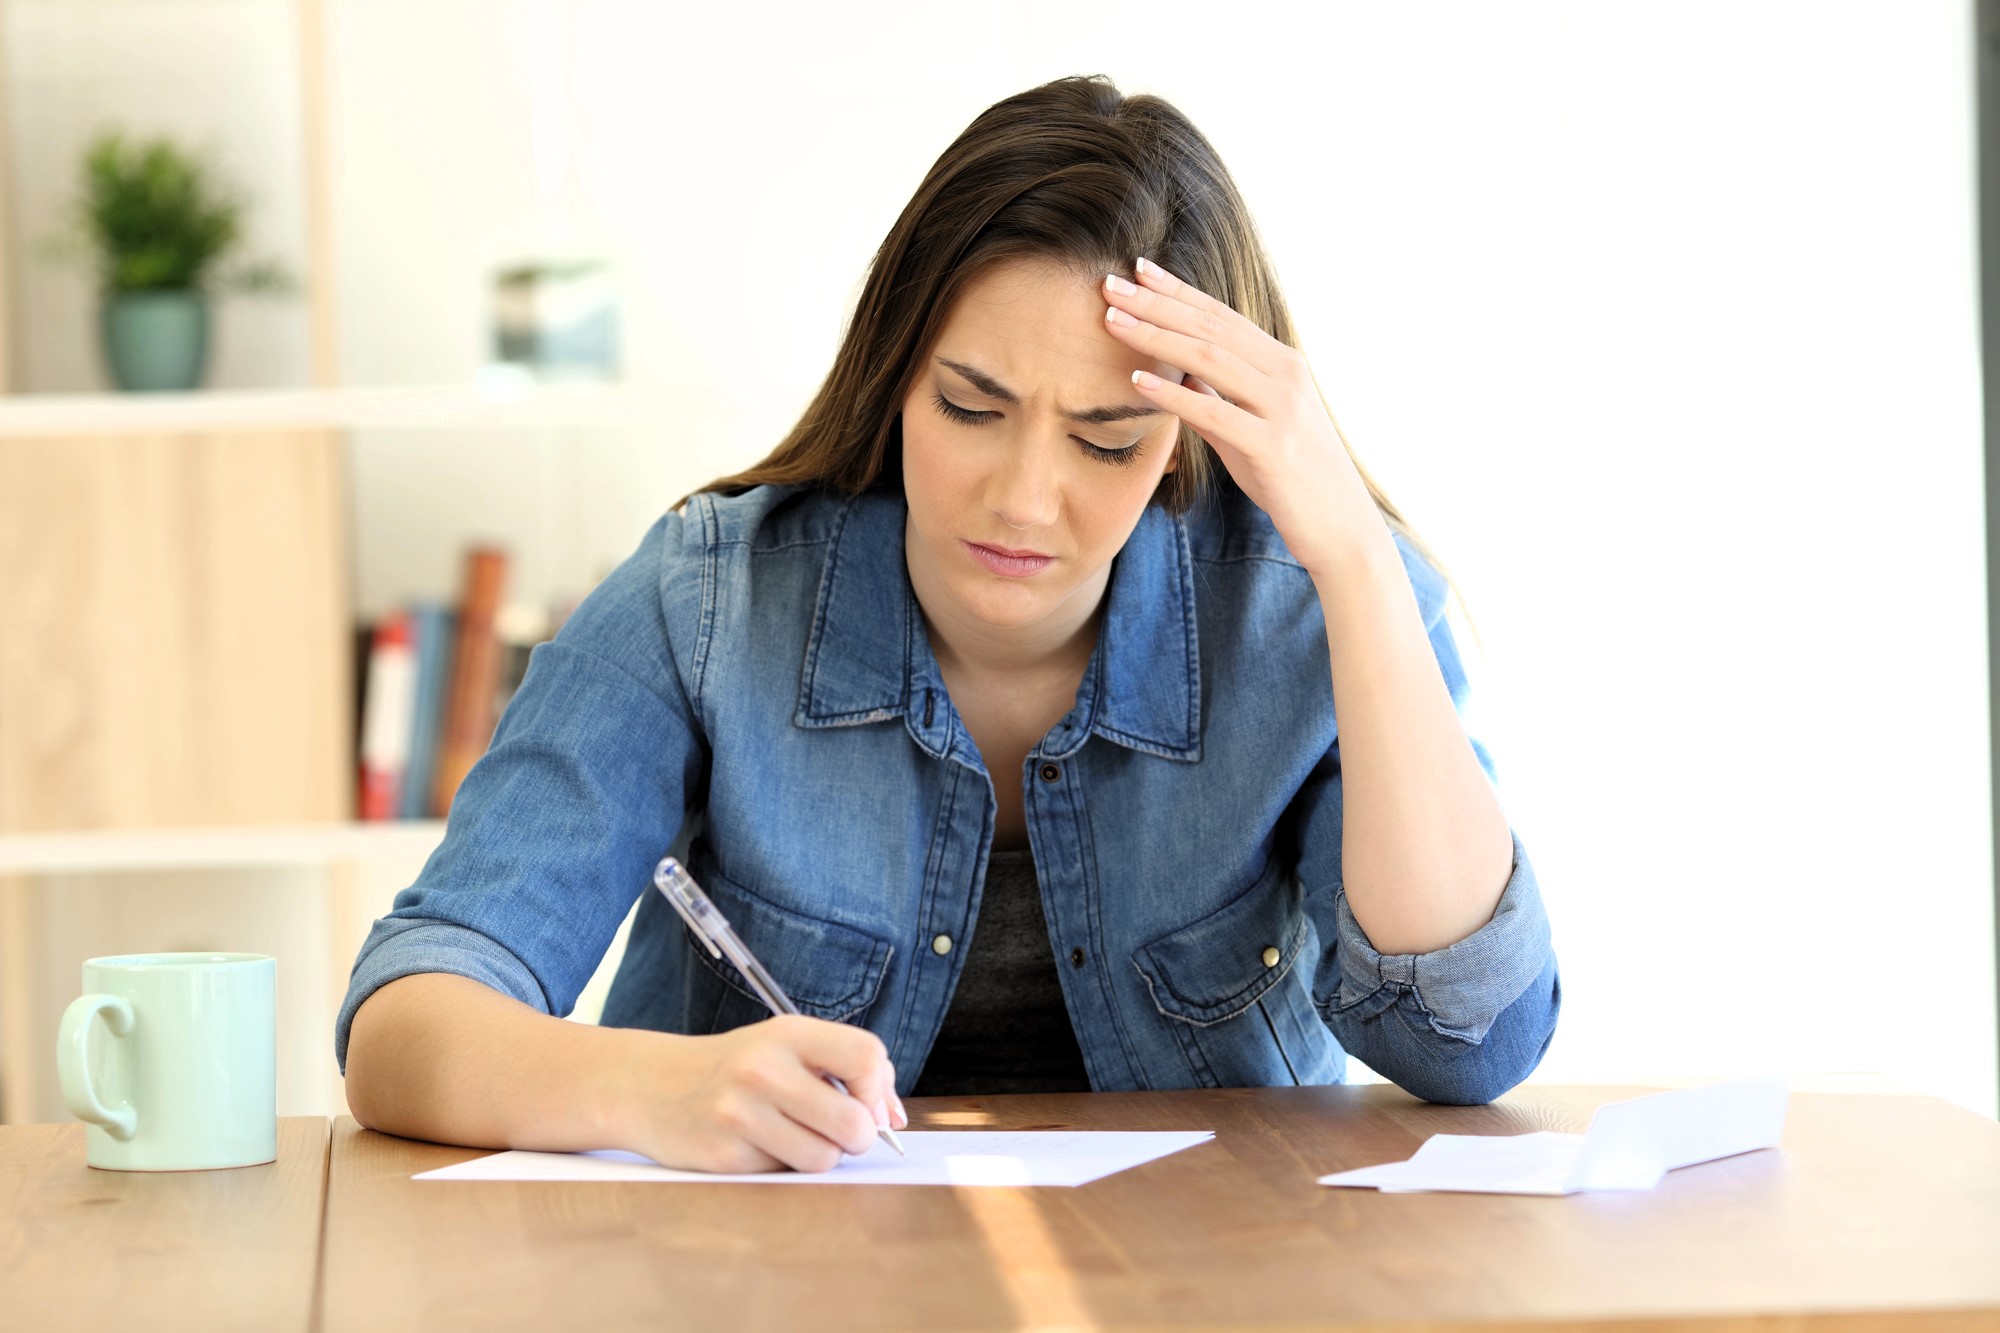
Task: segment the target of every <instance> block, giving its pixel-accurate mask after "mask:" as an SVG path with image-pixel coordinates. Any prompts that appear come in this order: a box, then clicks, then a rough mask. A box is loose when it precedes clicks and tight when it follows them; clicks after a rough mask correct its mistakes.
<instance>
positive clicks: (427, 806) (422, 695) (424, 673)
mask: <svg viewBox="0 0 2000 1333" xmlns="http://www.w3.org/2000/svg"><path fill="white" fill-rule="evenodd" d="M410 620H411V627H412V629H413V631H414V634H413V637H414V638H415V640H416V643H415V647H416V654H417V701H416V707H415V709H414V710H413V711H412V712H411V715H410V767H409V777H408V778H407V779H406V780H405V782H404V783H403V804H402V817H403V818H404V819H423V818H425V817H427V816H428V815H429V814H430V813H431V794H432V786H433V782H434V779H435V776H436V773H437V747H438V729H439V727H440V726H441V725H442V723H443V720H444V695H445V684H446V682H447V681H449V680H450V679H451V655H452V648H453V644H452V632H453V630H454V629H455V628H456V627H457V623H458V622H457V617H456V616H454V615H453V614H452V610H451V608H450V607H448V606H446V605H445V604H444V603H442V602H431V601H423V602H415V603H412V604H411V606H410Z"/></svg>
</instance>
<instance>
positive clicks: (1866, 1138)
mask: <svg viewBox="0 0 2000 1333" xmlns="http://www.w3.org/2000/svg"><path fill="white" fill-rule="evenodd" d="M1642 1091H1645V1090H1644V1089H1617V1088H1552V1087H1550V1088H1543V1087H1532V1086H1530V1087H1527V1088H1523V1089H1520V1090H1518V1091H1516V1092H1515V1093H1513V1094H1511V1095H1509V1096H1508V1097H1506V1098H1504V1099H1503V1100H1502V1101H1501V1102H1499V1103H1497V1104H1495V1105H1493V1106H1488V1107H1445V1106H1432V1105H1428V1104H1426V1103H1423V1102H1418V1101H1416V1100H1414V1099H1412V1098H1410V1097H1409V1096H1407V1095H1405V1094H1404V1093H1402V1092H1399V1091H1397V1090H1396V1089H1394V1088H1392V1087H1386V1086H1370V1087H1355V1088H1298V1089H1292V1088H1287V1089H1244V1090H1229V1091H1219V1092H1189V1093H1134V1094H1124V1093H1103V1094H1085V1095H1074V1096H1035V1097H989V1098H933V1099H928V1100H925V1101H921V1102H918V1101H913V1102H911V1104H910V1109H911V1113H912V1116H913V1117H914V1127H916V1128H919V1129H951V1128H966V1129H969V1128H996V1129H1019V1128H1026V1127H1031V1126H1037V1127H1062V1128H1071V1127H1074V1128H1083V1129H1090V1128H1106V1129H1109V1128H1118V1129H1212V1130H1214V1131H1215V1134H1216V1137H1215V1140H1214V1141H1213V1142H1212V1143H1207V1144H1203V1145H1201V1146H1199V1147H1196V1148H1191V1149H1188V1150H1187V1151H1185V1152H1180V1153H1176V1154H1173V1155H1172V1156H1169V1157H1166V1158H1163V1159H1160V1160H1158V1161H1155V1162H1151V1163H1148V1164H1147V1165H1145V1166H1141V1167H1138V1168H1137V1169H1135V1170H1132V1171H1128V1172H1124V1173H1121V1174H1119V1175H1115V1176H1111V1177H1109V1178H1106V1179H1103V1180H1100V1181H1097V1182H1095V1183H1093V1184H1090V1185H1085V1186H1082V1187H1081V1188H1077V1189H997V1188H925V1187H905V1188H891V1187H880V1188H873V1189H870V1188H858V1187H857V1188H832V1187H825V1188H812V1189H782V1188H766V1187H757V1186H733V1185H724V1184H716V1185H704V1184H609V1183H607V1184H558V1183H514V1182H464V1183H448V1182H440V1181H412V1180H411V1179H410V1176H411V1174H412V1173H414V1172H417V1171H423V1170H428V1169H430V1168H432V1167H438V1166H444V1165H448V1164H450V1163H453V1162H458V1161H463V1160H465V1159H466V1158H468V1157H473V1156H477V1155H478V1153H477V1152H475V1151H473V1150H469V1149H463V1148H447V1147H440V1146H437V1145H434V1144H424V1143H416V1142H411V1141H407V1140H403V1139H397V1138H393V1137H390V1136H387V1135H382V1134H377V1133H373V1132H371V1131H368V1130H363V1129H361V1128H359V1127H358V1126H357V1125H356V1124H355V1122H354V1121H353V1120H352V1119H350V1118H347V1117H342V1118H341V1119H339V1120H338V1121H337V1122H336V1123H335V1125H334V1130H333V1151H332V1167H331V1175H330V1177H329V1181H328V1194H327V1222H326V1235H325V1253H324V1259H323V1266H322V1272H321V1281H322V1301H321V1316H322V1320H323V1323H322V1327H323V1328H324V1329H325V1330H326V1333H346V1331H347V1330H370V1331H371V1333H373V1331H374V1330H394V1329H410V1330H425V1333H431V1331H433V1330H436V1331H439V1333H442V1331H444V1330H452V1329H481V1330H485V1329H522V1330H533V1331H534V1333H545V1331H546V1330H549V1329H553V1328H567V1327H574V1328H588V1329H593V1330H610V1329H621V1328H647V1329H655V1328H725V1329H738V1328H741V1329H763V1328H785V1329H792V1328H867V1329H895V1328H998V1327H1020V1326H1026V1327H1040V1328H1055V1327H1072V1328H1090V1327H1107V1328H1136V1327H1178V1328H1194V1327H1201V1328H1259V1329H1264V1328H1287V1327H1299V1328H1303V1327H1324V1326H1329V1325H1343V1324H1362V1325H1367V1324H1387V1323H1395V1324H1398V1325H1400V1326H1403V1327H1408V1326H1410V1325H1412V1324H1416V1325H1431V1326H1438V1327H1448V1326H1457V1325H1459V1324H1461V1323H1466V1322H1480V1323H1482V1324H1484V1325H1485V1326H1488V1327H1490V1326H1492V1324H1493V1323H1499V1324H1501V1325H1503V1326H1506V1325H1511V1326H1513V1327H1519V1328H1529V1327H1545V1326H1547V1325H1548V1324H1550V1323H1553V1322H1557V1321H1590V1322H1592V1323H1602V1324H1611V1323H1616V1324H1617V1326H1618V1327H1621V1328H1627V1329H1640V1328H1647V1329H1667V1328H1689V1327H1698V1328H1702V1329H1706V1330H1723V1329H1730V1330H1734V1329H1744V1330H1747V1329H1760V1330H1776V1329H1791V1328H1801V1327H1807V1326H1809V1327H1810V1328H1812V1329H1814V1330H1831V1329H1839V1330H1848V1329H1853V1330H1861V1329H1868V1330H1875V1329H1881V1330H1891V1329H1894V1330H1902V1329H1968V1330H1969V1329H1995V1328H2000V1126H1996V1125H1995V1124H1994V1123H1993V1122H1992V1121H1989V1120H1985V1119H1983V1118H1981V1117H1979V1116H1976V1115H1973V1114H1972V1113H1971V1112H1969V1111H1964V1110H1961V1109H1959V1108H1957V1107H1954V1106H1951V1105H1950V1104H1948V1103H1945V1102H1942V1101H1938V1100H1934V1099H1931V1098H1925V1097H1890V1096H1832V1095H1825V1094H1813V1093H1795V1094H1794V1095H1793V1097H1792V1102H1791V1112H1790V1116H1789V1119H1788V1122H1787V1128H1786V1134H1785V1141H1784V1147H1783V1148H1782V1150H1780V1151H1777V1152H1758V1153H1750V1154H1745V1155H1743V1156H1740V1157H1735V1158H1730V1159H1727V1160H1724V1161H1720V1162H1713V1163H1709V1164H1706V1165H1703V1166H1697V1167H1690V1168H1687V1169H1685V1170H1682V1171H1678V1172H1674V1173H1672V1174H1670V1175H1669V1176H1668V1177H1667V1178H1666V1180H1665V1181H1664V1182H1662V1184H1661V1185H1660V1186H1659V1187H1658V1188H1657V1189H1654V1190H1652V1191H1650V1192H1646V1193H1641V1194H1597V1195H1578V1196H1572V1197H1569V1198H1519V1197H1506V1196H1487V1195H1450V1194H1428V1195H1426V1194H1417V1195H1382V1194H1377V1193H1375V1192H1374V1191H1372V1190H1345V1189H1329V1188H1326V1187H1324V1186H1321V1185H1318V1184H1315V1183H1314V1178H1315V1177H1316V1176H1318V1175H1320V1174H1323V1173H1325V1172H1328V1171H1335V1170H1341V1169H1345V1168H1348V1167H1355V1166H1364V1165H1368V1164H1371V1163H1375V1162H1382V1161H1389V1160H1394V1159H1400V1158H1403V1157H1407V1156H1408V1155H1409V1154H1410V1153H1411V1152H1413V1151H1415V1149H1416V1148H1417V1146H1418V1145H1419V1144H1420V1143H1422V1141H1423V1140H1424V1139H1425V1138H1426V1137H1427V1136H1429V1135H1431V1134H1433V1133H1446V1132H1448V1133H1507V1134H1511V1133H1523V1132H1526V1131H1530V1130H1537V1129H1560V1130H1570V1131H1576V1130H1581V1129H1583V1128H1584V1126H1585V1124H1586V1123H1587V1122H1588V1119H1589V1113H1590V1111H1591V1110H1592V1109H1593V1108H1594V1107H1595V1106H1596V1105H1597V1104H1598V1103H1600V1102H1602V1101H1608V1100H1616V1099H1617V1098H1620V1097H1625V1096H1632V1095H1637V1094H1638V1093H1640V1092H1642ZM4 1267H5V1265H4V1263H0V1269H4ZM0 1323H4V1320H0Z"/></svg>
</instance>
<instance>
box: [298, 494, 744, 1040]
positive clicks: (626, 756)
mask: <svg viewBox="0 0 2000 1333" xmlns="http://www.w3.org/2000/svg"><path fill="white" fill-rule="evenodd" d="M698 560H699V552H698V546H697V543H696V541H695V537H694V535H692V534H691V533H690V532H688V531H687V526H686V525H685V524H684V523H683V521H682V519H681V517H680V515H678V514H667V515H665V516H663V517H662V518H661V519H660V520H659V521H658V522H657V523H655V524H654V526H653V527H652V529H651V530H650V531H649V532H648V533H647V534H646V536H645V538H644V539H643V540H642V541H641V543H640V545H639V548H638V549H637V550H636V551H635V552H634V553H633V554H632V555H631V556H630V557H628V558H627V559H626V560H625V561H624V562H623V563H622V564H620V565H619V566H618V568H617V569H615V570H614V571H613V572H612V573H611V574H610V575H609V576H608V577H607V578H606V579H605V580H604V582H603V583H601V584H600V585H599V586H598V587H597V588H596V589H595V590H594V591H593V592H592V593H591V594H590V595H589V596H588V597H586V598H585V599H584V600H583V602H582V603H581V604H580V605H579V606H578V607H577V609H576V611H575V612H574V613H573V614H572V615H571V617H570V619H569V620H568V622H567V623H565V625H564V626H563V628H562V630H561V632H560V633H558V634H557V636H556V637H555V639H554V640H552V641H551V642H548V643H544V644H541V645H539V646H538V647H536V648H535V650H534V651H533V653H532V654H531V656H530V659H529V665H528V670H527V673H526V675H525V676H524V677H523V679H522V682H521V686H520V688H519V689H518V690H517V691H516V692H515V694H514V697H513V699H512V700H511V701H510V702H509V704H508V706H507V710H506V712H505V714H504V715H503V716H502V717H501V719H500V722H499V725H498V726H497V727H496V729H495V731H494V735H493V740H492V743H491V745H490V746H489V747H488V749H487V752H486V754H485V755H484V756H483V757H482V758H481V759H480V760H479V762H478V763H477V764H475V765H474V766H473V768H472V770H471V772H470V773H468V774H467V775H466V777H465V780H464V781H463V782H462V783H461V784H460V786H459V790H458V794H457V796H456V798H455V799H454V801H453V803H452V807H451V812H450V817H449V819H448V820H447V823H446V828H445V835H444V839H443V841H442V842H441V843H440V844H439V846H438V848H437V850H436V851H435V852H433V853H432V854H431V857H430V859H429V861H427V862H426V863H425V865H424V868H423V870H422V872H421V873H420V874H419V875H418V877H417V881H416V882H415V883H414V884H412V885H411V886H410V887H408V888H406V889H404V890H403V891H402V892H401V893H399V894H397V895H396V899H395V903H394V907H393V910H392V911H391V912H390V913H389V914H388V915H387V916H385V917H383V918H381V919H380V920H379V921H377V922H376V923H375V924H374V927H373V928H372V929H371V930H370V932H369V935H368V938H367V940H366V941H365V942H364V943H363V945H362V947H361V951H360V954H359V956H358V957H357V958H356V960H355V964H354V968H353V971H352V973H351V974H350V976H349V980H348V989H347V995H346V997H345V999H344V1001H343V1003H342V1004H341V1007H340V1012H339V1015H338V1017H337V1018H336V1019H335V1023H334V1058H335V1059H336V1060H337V1061H338V1062H339V1065H340V1069H341V1072H342V1074H343V1075H344V1074H345V1073H346V1070H347V1045H348V1036H349V1033H350V1030H351V1028H352V1025H353V1021H354V1015H355V1012H356V1011H357V1010H358V1009H359V1008H360V1007H361V1005H362V1003H363V1002H364V1001H366V1000H367V998H368V997H369V996H370V995H372V994H374V993H375V991H377V990H378V989H380V988H381V987H383V986H385V985H387V984H388V983H389V982H391V981H394V980H396V979H397V978H399V977H404V976H409V975H412V974H414V973H419V972H446V973H453V974H455V975H459V976H464V977H469V978H471V979H472V980H475V981H478V982H481V983H482V984H484V985H487V986H489V987H491V988H493V989H494V990H496V991H499V992H500V993H502V994H505V995H509V996H512V997H513V998H514V999H517V1000H519V1001H521V1002H522V1003H524V1004H528V1005H531V1006H533V1007H535V1008H537V1009H540V1010H542V1011H543V1012H545V1013H550V1014H557V1015H567V1014H568V1013H569V1012H570V1011H571V1010H572V1009H573V1008H574V1007H575V1004H576V999H577V996H578V995H579V994H580V993H581V991H582V989H583V987H584V985H585V984H586V983H587V982H588V981H589V980H590V977H591V975H592V973H594V972H595V971H596V969H597V966H598V964H599V963H600V962H601V961H602V960H603V957H604V953H605V950H606V949H607V948H609V946H610V943H611V940H612V938H613V936H614V935H615V934H616V932H617V929H618V926H619V924H620V923H621V922H622V921H623V920H624V918H625V914H626V913H627V912H628V911H629V910H630V909H631V906H632V903H633V901H634V900H635V899H636V898H637V897H638V895H639V893H640V892H641V891H642V890H643V889H644V888H645V886H646V885H647V884H648V883H649V882H650V876H651V872H652V867H653V865H654V863H655V861H656V860H657V859H658V858H659V856H660V855H661V854H662V853H663V852H665V851H666V849H667V848H668V846H669V845H670V844H671V843H672V841H673V839H674V837H675V835H676V834H677V833H678V832H679V830H680V827H681V825H682V823H683V822H684V820H685V818H686V801H687V798H688V795H689V793H691V792H696V791H698V790H699V789H700V787H701V785H702V773H703V765H704V764H705V762H706V759H705V754H706V747H705V745H704V744H703V742H702V738H701V733H700V729H699V727H698V726H697V724H696V722H695V711H694V708H693V706H692V705H691V703H690V697H691V695H692V691H691V690H690V689H689V688H688V686H687V684H686V681H687V676H686V673H685V672H684V671H683V670H682V668H681V663H680V661H679V659H678V658H677V657H676V655H675V648H674V645H673V644H672V642H671V637H672V636H671V634H670V632H669V631H670V622H672V623H673V624H679V625H685V626H688V627H689V630H688V633H692V627H694V626H696V625H697V624H698V622H699V610H700V608H699V605H698V601H699V597H700V592H699V590H700V588H701V587H702V578H701V570H700V568H699V566H698V563H697V562H698ZM680 601H686V602H688V603H689V604H688V605H687V606H686V607H685V608H678V607H677V605H676V604H677V602H680Z"/></svg>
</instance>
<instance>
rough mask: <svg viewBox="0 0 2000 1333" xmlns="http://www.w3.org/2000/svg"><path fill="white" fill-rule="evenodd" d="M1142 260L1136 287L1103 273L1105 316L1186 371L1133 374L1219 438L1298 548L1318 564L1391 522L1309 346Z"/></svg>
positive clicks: (1154, 397)
mask: <svg viewBox="0 0 2000 1333" xmlns="http://www.w3.org/2000/svg"><path fill="white" fill-rule="evenodd" d="M1138 271H1139V281H1138V285H1137V287H1136V288H1135V289H1134V290H1131V291H1121V290H1119V286H1120V285H1121V280H1118V279H1116V278H1111V277H1107V278H1106V279H1105V281H1104V282H1103V283H1102V284H1100V286H1099V290H1100V291H1101V293H1102V294H1103V296H1104V299H1105V301H1106V302H1108V303H1109V304H1108V308H1107V309H1106V311H1105V328H1107V329H1109V330H1110V332H1111V336H1112V337H1114V338H1116V339H1117V340H1118V341H1119V342H1122V343H1124V344H1125V345H1126V346H1127V347H1130V348H1132V349H1134V350H1135V351H1138V352H1142V353H1144V354H1145V355H1147V356H1149V357H1152V358H1154V359H1155V360H1158V361H1163V362H1165V363H1166V364H1167V365H1169V366H1175V367H1179V368H1180V371H1181V373H1182V374H1183V375H1184V376H1185V377H1186V378H1185V381H1184V382H1182V383H1175V382H1174V381H1173V380H1172V379H1161V378H1159V377H1158V376H1154V375H1150V374H1148V373H1147V372H1145V371H1140V372H1138V373H1137V374H1135V375H1134V376H1133V378H1132V383H1133V386H1134V387H1135V388H1137V389H1138V390H1139V392H1140V394H1141V395H1142V396H1143V397H1145V398H1146V399H1148V400H1149V401H1151V402H1153V403H1156V404H1158V405H1159V406H1160V408H1161V409H1163V410H1164V411H1168V412H1171V413H1173V414H1174V415H1175V416H1177V417H1179V418H1180V419H1181V420H1182V421H1183V422H1185V423H1187V424H1188V425H1189V426H1191V427H1193V428H1194V431H1195V433H1196V434H1198V435H1200V436H1201V438H1202V439H1204V440H1206V441H1208V443H1209V444H1210V445H1211V446H1212V447H1213V448H1214V449H1215V452H1216V454H1217V456H1218V457H1220V458H1221V459H1222V462H1223V466H1225V467H1227V468H1228V469H1229V475H1230V476H1231V477H1233V478H1235V480H1236V484H1237V485H1238V486H1240V487H1242V488H1243V493H1244V494H1245V495H1248V496H1249V497H1250V498H1251V500H1253V501H1254V502H1255V503H1256V504H1257V505H1258V506H1259V507H1260V508H1262V509H1263V510H1264V512H1265V513H1267V514H1269V515H1270V516H1271V522H1272V524H1273V525H1274V526H1275V527H1276V528H1277V529H1278V535H1279V536H1280V537H1282V538H1284V540H1285V545H1286V546H1287V547H1288V548H1289V549H1290V550H1291V553H1292V555H1293V556H1294V557H1295V558H1296V559H1297V560H1298V561H1299V562H1300V563H1301V564H1303V565H1304V566H1305V567H1306V568H1307V569H1308V570H1317V569H1319V568H1321V567H1323V566H1325V565H1328V564H1330V563H1332V562H1334V561H1337V560H1338V559H1339V557H1340V554H1341V553H1342V552H1343V551H1344V550H1346V549H1349V548H1352V547H1353V546H1355V545H1357V544H1358V543H1363V542H1365V541H1366V540H1368V539H1369V538H1370V537H1374V536H1376V535H1378V534H1379V532H1381V531H1386V529H1384V528H1383V525H1382V521H1381V517H1380V514H1379V512H1378V511H1377V510H1376V508H1375V502H1374V500H1373V499H1372V498H1371V497H1370V496H1369V494H1368V488H1367V486H1366V484H1365V483H1364V482H1363V481H1362V480H1361V474H1360V472H1359V470H1358V469H1356V468H1355V466H1354V462H1353V460H1352V459H1351V458H1350V457H1349V456H1348V453H1347V449H1346V447H1345V446H1344V445H1343V444H1342V443H1341V439H1340V431H1339V428H1338V427H1337V426H1335V425H1334V421H1333V418H1332V416H1331V415H1330V414H1329V413H1328V412H1327V408H1326V403H1325V400H1324V399H1322V398H1321V397H1320V393H1319V387H1318V385H1317V384H1316V383H1315V382H1314V380H1313V374H1312V369H1311V367H1310V366H1308V365H1307V364H1306V359H1305V355H1304V354H1303V353H1301V352H1299V351H1298V350H1297V349H1295V348H1291V347H1287V346H1286V345H1285V344H1283V343H1281V342H1279V341H1278V340H1277V339H1276V338H1273V337H1272V336H1271V335H1270V334H1268V333H1266V332H1265V331H1264V330H1263V329H1260V328H1258V327H1257V326H1256V325H1255V324H1253V323H1251V322H1250V321H1249V320H1248V319H1246V318H1245V317H1244V316H1242V315H1240V314H1238V313H1237V312H1236V311H1234V310H1232V309H1230V308H1229V307H1228V306H1227V305H1224V304H1223V303H1222V302H1221V301H1218V300H1216V299H1215V298H1214V297H1212V296H1209V295H1208V294H1207V293H1205V292H1202V291H1200V290H1199V289H1197V288H1195V287H1192V286H1190V285H1188V284H1187V283H1185V282H1182V281H1181V280H1180V279H1179V278H1176V277H1174V276H1173V275H1172V274H1170V273H1168V272H1167V271H1166V270H1164V269H1162V268H1160V267H1159V265H1157V264H1154V263H1152V262H1150V261H1149V260H1145V259H1141V260H1140V261H1139V266H1138ZM1122 285H1124V286H1127V287H1130V286H1131V285H1132V284H1130V283H1122ZM1121 316H1122V318H1121ZM1127 319H1129V320H1130V322H1129V323H1128V322H1126V321H1127ZM1148 381H1150V383H1149V382H1148ZM1361 524H1369V525H1372V530H1371V529H1367V528H1362V527H1359V526H1357V525H1361Z"/></svg>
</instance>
